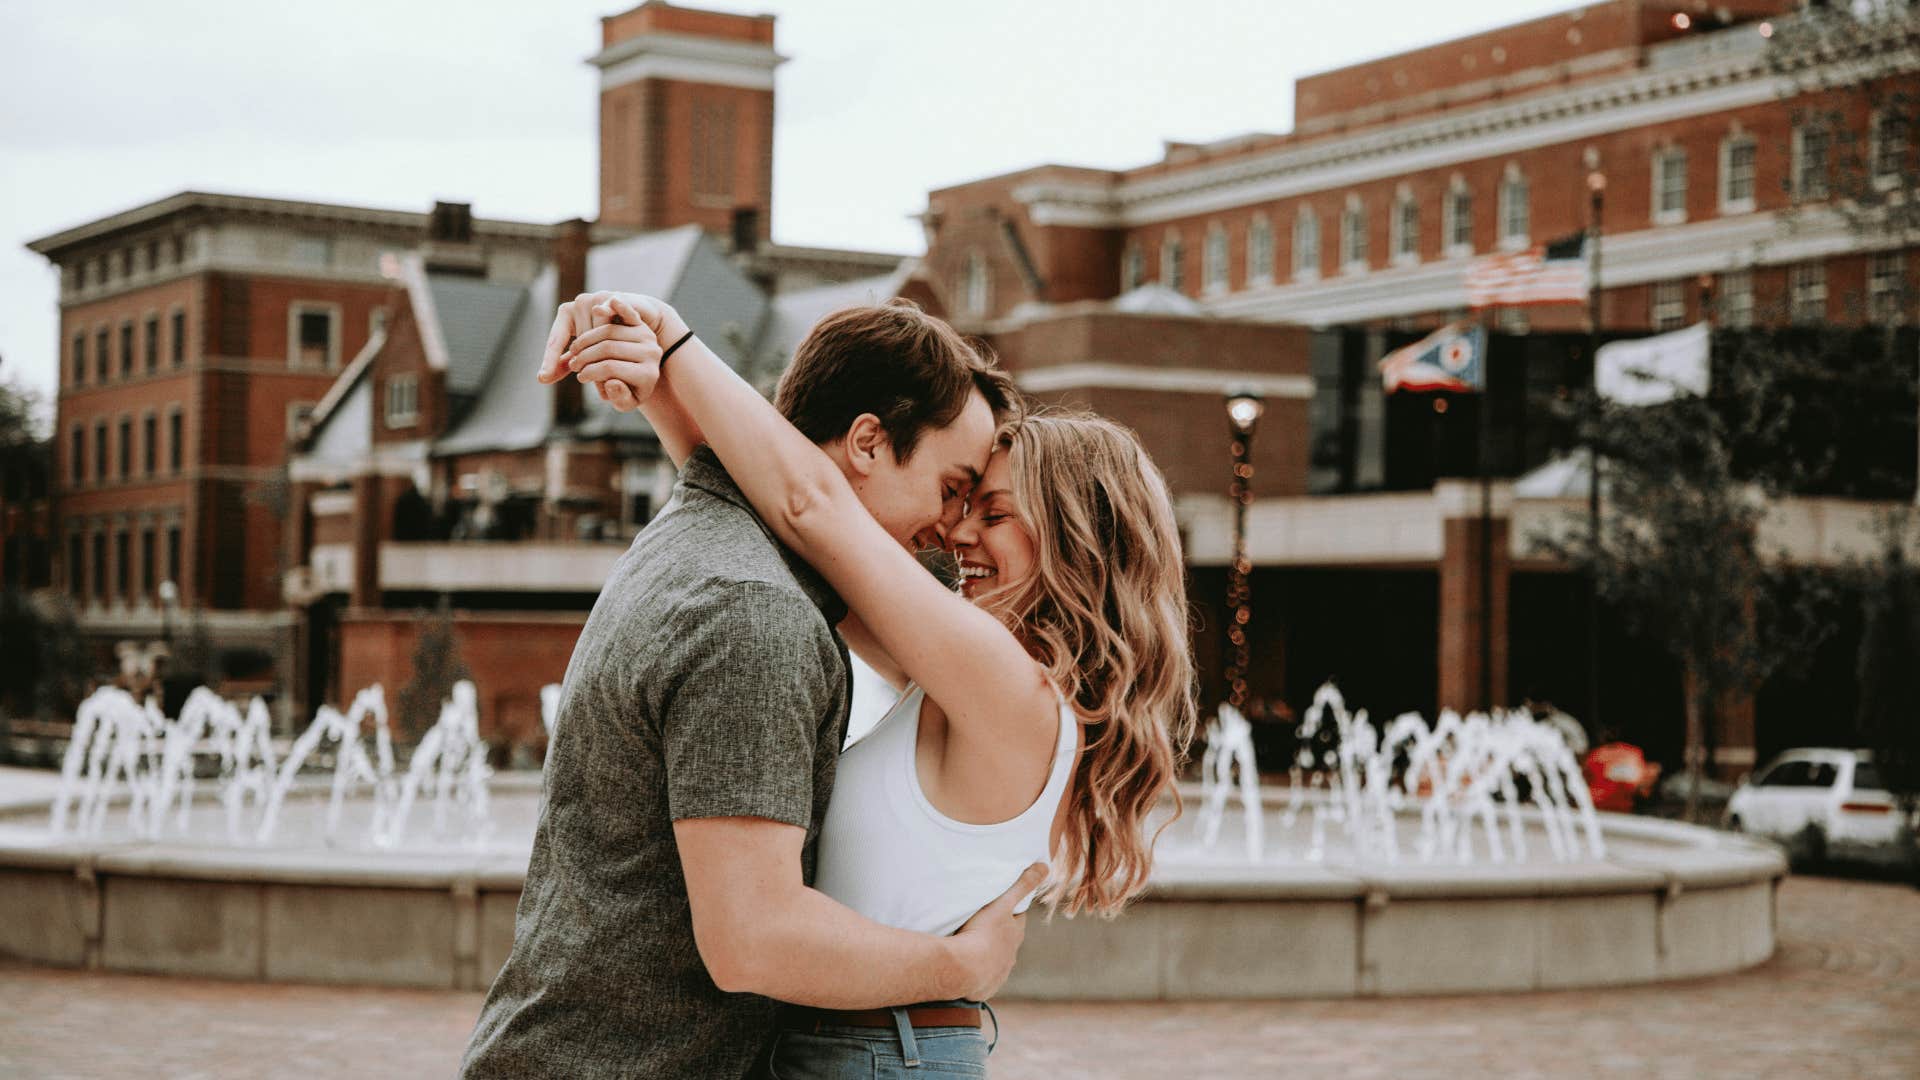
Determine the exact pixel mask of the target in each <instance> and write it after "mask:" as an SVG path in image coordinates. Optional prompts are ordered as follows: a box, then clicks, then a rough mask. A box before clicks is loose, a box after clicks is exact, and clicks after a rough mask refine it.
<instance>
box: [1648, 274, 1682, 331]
mask: <svg viewBox="0 0 1920 1080" xmlns="http://www.w3.org/2000/svg"><path fill="white" fill-rule="evenodd" d="M1647 322H1648V323H1649V324H1650V325H1651V326H1652V327H1653V329H1654V330H1656V331H1666V330H1677V329H1679V328H1680V327H1682V326H1685V325H1686V324H1687V286H1686V283H1685V282H1681V281H1671V280H1669V281H1656V282H1654V283H1653V288H1651V289H1649V290H1648V292H1647Z"/></svg>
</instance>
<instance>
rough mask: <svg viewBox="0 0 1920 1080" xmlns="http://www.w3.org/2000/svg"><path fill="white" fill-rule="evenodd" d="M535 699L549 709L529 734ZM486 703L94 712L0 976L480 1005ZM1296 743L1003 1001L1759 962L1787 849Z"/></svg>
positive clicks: (5, 890) (497, 922) (1548, 976)
mask: <svg viewBox="0 0 1920 1080" xmlns="http://www.w3.org/2000/svg"><path fill="white" fill-rule="evenodd" d="M559 698H560V693H559V688H558V687H547V688H546V689H545V690H544V691H543V692H542V693H541V697H540V703H541V711H540V718H541V723H542V725H543V727H544V729H545V730H546V732H547V733H548V735H549V738H551V737H552V734H553V732H554V728H555V723H556V720H557V714H558V712H559ZM478 701H479V697H478V694H477V693H476V691H475V689H474V687H473V686H472V684H470V683H463V684H460V685H459V686H458V687H456V689H455V691H454V693H453V695H452V696H451V698H450V699H449V700H448V701H447V702H446V703H445V705H444V706H443V708H442V710H441V713H440V716H439V719H438V721H437V722H436V723H435V724H434V725H433V727H432V728H431V729H430V730H429V731H428V732H426V733H425V735H424V736H423V737H422V739H421V741H420V742H419V744H418V745H417V746H416V748H415V749H414V751H413V754H412V756H411V759H410V760H408V761H406V762H404V764H403V763H401V762H400V761H398V760H396V752H395V747H394V744H393V739H392V735H391V732H390V730H389V725H388V717H387V708H386V701H385V697H384V695H383V693H382V692H381V690H380V688H378V687H372V688H369V689H367V690H365V691H362V692H361V693H360V694H358V695H357V696H356V697H355V698H354V699H353V701H352V702H351V703H350V704H349V706H348V707H347V709H346V710H345V711H344V712H342V711H339V710H337V709H334V708H332V707H325V708H322V709H320V710H319V712H318V713H317V714H316V715H315V717H314V718H313V720H312V722H311V723H310V724H308V725H307V726H306V727H305V728H304V730H303V731H302V732H301V734H300V735H299V736H298V738H296V739H294V740H293V741H292V742H291V743H290V744H288V745H286V746H285V747H284V749H282V748H280V747H277V746H276V744H275V743H274V741H273V740H272V739H271V738H269V724H268V714H267V709H266V706H265V704H264V703H262V702H260V701H258V700H255V701H252V702H249V703H248V704H247V705H246V707H245V708H241V707H240V706H238V705H236V704H234V703H229V702H227V701H224V700H222V699H221V698H220V697H219V696H218V695H216V694H214V693H212V692H211V691H207V690H204V689H203V690H199V691H196V692H195V693H194V694H193V695H192V696H191V697H190V698H189V699H188V700H187V702H186V703H185V705H184V706H183V708H182V709H181V712H180V715H179V716H178V717H177V718H172V719H169V718H167V717H165V716H162V715H161V714H160V712H159V710H158V709H157V708H155V707H153V706H152V705H151V704H150V703H148V704H143V703H139V702H136V701H135V700H134V699H133V698H132V696H130V695H128V694H126V693H124V692H122V691H119V690H102V691H100V692H99V693H96V694H95V695H93V696H92V697H90V698H88V699H87V701H86V702H85V703H84V704H83V705H82V706H81V708H80V709H79V711H78V714H77V715H76V717H75V724H74V729H73V731H74V734H73V739H72V741H71V743H70V744H69V747H68V749H67V753H66V757H65V759H64V761H63V772H62V779H61V784H60V787H59V790H58V794H57V796H56V797H55V798H54V799H53V800H52V802H51V803H50V804H47V803H43V804H40V805H39V807H38V808H37V809H33V810H19V809H14V810H8V811H4V812H0V910H5V911H6V912H7V915H8V917H7V918H6V919H0V954H9V955H12V956H15V957H19V958H22V959H25V960H28V961H31V962H37V963H45V964H55V965H67V966H96V967H106V968H112V969H117V970H130V971H151V972H167V973H180V974H194V975H211V976H219V977H228V978H242V979H268V980H292V981H325V982H351V983H381V984H392V985H414V986H441V987H462V988H478V987H484V986H485V985H486V984H487V983H488V982H489V981H490V980H491V978H492V976H493V973H494V972H495V971H496V970H498V968H499V966H500V964H501V963H503V962H504V960H505V958H506V954H507V951H508V949H509V948H510V947H511V945H512V938H513V924H514V918H515V909H516V905H517V903H518V900H519V894H520V888H521V885H522V882H523V879H524V876H525V873H526V866H527V858H528V851H529V849H530V845H531V843H532V836H533V831H534V825H535V822H536V821H537V819H538V814H539V809H540V801H541V797H542V793H541V790H540V776H539V774H537V773H534V772H511V771H510V772H506V773H502V774H500V775H498V776H495V775H492V773H491V770H490V769H489V768H488V767H487V760H486V754H485V745H484V743H483V742H482V741H481V740H480V738H479V731H480V726H479V706H478ZM1300 732H1301V734H1302V735H1303V736H1305V738H1304V739H1303V744H1304V745H1308V746H1310V747H1311V748H1312V749H1310V750H1309V751H1307V752H1305V753H1304V754H1303V755H1301V756H1300V757H1299V758H1297V759H1296V760H1294V761H1291V762H1288V763H1287V766H1286V775H1287V779H1288V782H1287V783H1286V785H1285V787H1284V789H1283V788H1282V787H1281V786H1280V785H1279V784H1278V783H1273V784H1270V785H1267V786H1265V787H1263V785H1262V783H1261V777H1260V773H1259V770H1258V767H1257V762H1256V760H1255V754H1254V740H1253V733H1254V728H1253V724H1252V723H1251V722H1250V721H1249V720H1248V719H1247V718H1246V717H1245V716H1243V715H1241V714H1240V713H1239V712H1238V710H1235V709H1232V708H1230V707H1223V708H1221V709H1220V710H1219V713H1218V715H1217V716H1216V717H1215V719H1214V721H1213V723H1212V724H1211V725H1210V726H1209V732H1208V742H1207V747H1206V752H1205V753H1204V755H1203V757H1202V761H1201V770H1200V778H1199V782H1198V783H1197V784H1193V785H1186V786H1184V788H1183V791H1182V795H1183V797H1184V799H1185V801H1186V802H1188V803H1190V804H1197V813H1196V814H1195V820H1193V821H1188V822H1174V821H1173V818H1174V807H1173V803H1172V800H1171V799H1170V800H1169V801H1168V803H1167V805H1166V807H1165V808H1164V810H1163V811H1162V813H1161V815H1160V821H1159V822H1158V823H1156V825H1159V824H1168V823H1171V824H1173V826H1174V827H1171V828H1165V829H1163V830H1162V831H1161V832H1160V834H1159V836H1160V838H1159V840H1158V842H1157V846H1156V852H1155V853H1156V860H1155V862H1156V865H1155V869H1154V876H1153V880H1152V883H1151V884H1150V886H1149V888H1148V891H1147V893H1146V894H1145V895H1144V896H1143V897H1142V898H1141V899H1140V900H1139V901H1138V902H1137V903H1136V904H1135V905H1134V906H1133V907H1132V909H1131V910H1129V911H1128V912H1127V913H1126V914H1125V915H1124V916H1122V917H1120V918H1118V919H1114V920H1101V919H1091V918H1080V919H1064V918H1061V919H1047V918H1045V917H1044V916H1043V917H1042V918H1039V919H1036V920H1034V921H1033V923H1032V924H1031V925H1030V926H1029V928H1028V934H1027V945H1026V948H1025V950H1024V952H1023V955H1022V959H1021V963H1020V966H1019V967H1018V969H1016V971H1015V973H1014V976H1013V979H1012V981H1011V982H1010V983H1009V984H1008V988H1007V993H1008V994H1009V995H1015V996H1023V997H1034V998H1066V999H1077V1000H1091V999H1101V998H1123V999H1140V998H1164V999H1185V998H1221V997H1298V996H1312V997H1329V996H1352V995H1381V994H1416V993H1445V992H1463V991H1489V990H1523V989H1533V988H1545V987H1574V986H1596V985H1612V984H1619V983H1629V982H1644V981H1651V980H1657V979H1669V978H1684V977H1693V976H1699V975H1708V974H1713V973H1717V972H1725V971H1733V970H1737V969H1739V968H1742V967H1746V966H1750V965H1752V964H1755V963H1758V962H1760V961H1761V960H1764V959H1765V958H1766V957H1767V956H1769V955H1771V953H1772V949H1773V924H1772V902H1771V901H1772V889H1773V886H1774V882H1775V881H1776V880H1777V879H1778V878H1779V877H1780V876H1781V875H1783V874H1784V873H1785V861H1784V859H1783V858H1781V856H1780V854H1779V853H1778V852H1777V851H1776V850H1775V849H1773V848H1772V847H1770V846H1767V845H1764V844H1760V843H1757V842H1754V841H1751V840H1749V839H1746V838H1744V837H1739V836H1734V835H1730V834H1723V833H1718V832H1715V831H1712V830H1707V829H1700V828H1694V827H1689V826H1684V825H1679V824H1676V823H1672V822H1664V821H1654V820H1650V819H1644V818H1635V817H1628V816H1624V815H1616V814H1596V813H1595V812H1594V810H1593V807H1592V805H1591V803H1590V802H1589V801H1588V799H1587V796H1586V787H1585V784H1584V783H1583V782H1582V781H1581V778H1580V773H1579V769H1578V761H1577V758H1576V756H1575V755H1574V754H1573V752H1572V751H1571V750H1570V749H1569V748H1568V747H1567V745H1566V742H1565V740H1564V739H1563V738H1562V737H1561V735H1560V734H1559V733H1558V732H1556V731H1555V730H1554V728H1553V726H1552V725H1551V724H1541V723H1536V722H1534V721H1533V720H1532V719H1531V717H1529V716H1527V715H1525V714H1521V713H1510V712H1501V713H1491V714H1481V713H1474V714H1469V715H1466V716H1461V715H1458V714H1455V713H1451V712H1443V713H1442V714H1440V716H1439V719H1438V720H1437V721H1436V722H1434V723H1431V724H1429V723H1428V722H1427V721H1426V720H1425V719H1423V718H1422V717H1420V716H1418V715H1414V714H1407V715H1402V716H1398V717H1396V718H1394V719H1393V720H1392V721H1391V722H1388V723H1387V724H1385V725H1384V726H1376V725H1375V724H1374V723H1373V721H1372V720H1371V719H1370V718H1369V717H1368V714H1367V713H1366V711H1365V710H1364V709H1358V710H1349V708H1348V706H1347V703H1346V701H1345V699H1344V698H1343V697H1342V696H1341V694H1340V693H1339V691H1338V690H1336V689H1334V688H1333V687H1331V686H1328V687H1324V688H1322V689H1321V691H1320V692H1319V693H1318V694H1317V695H1316V696H1315V698H1314V701H1313V704H1312V706H1311V707H1310V708H1309V709H1308V711H1307V712H1306V714H1305V715H1304V716H1303V718H1302V721H1301V727H1300ZM315 765H319V766H321V768H320V769H319V770H317V771H316V770H315V769H314V766H315ZM203 777H204V778H205V779H202V778H203ZM206 786H210V787H211V789H212V795H211V797H209V796H207V795H206V794H204V793H203V788H204V787H206ZM1236 801H1237V804H1238V805H1237V807H1235V809H1236V810H1237V812H1236V813H1231V814H1230V813H1228V807H1229V804H1230V803H1234V802H1236ZM4 802H5V800H0V805H4ZM423 802H424V803H427V804H428V805H429V806H430V808H431V812H430V813H426V814H422V813H419V812H417V811H422V810H424V809H426V808H423V807H422V806H421V804H422V803H423Z"/></svg>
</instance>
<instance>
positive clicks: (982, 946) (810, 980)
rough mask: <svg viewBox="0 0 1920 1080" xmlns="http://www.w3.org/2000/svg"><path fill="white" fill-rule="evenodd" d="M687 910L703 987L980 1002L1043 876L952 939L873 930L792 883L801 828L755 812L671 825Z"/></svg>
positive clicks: (805, 996)
mask: <svg viewBox="0 0 1920 1080" xmlns="http://www.w3.org/2000/svg"><path fill="white" fill-rule="evenodd" d="M673 836H674V841H675V842H676V844H678V846H679V848H680V865H681V868H682V870H683V871H684V872H685V874H686V879H687V897H688V900H689V901H690V902H691V904H692V908H693V937H694V943H695V944H696V945H697V946H698V947H699V949H700V959H701V961H702V962H704V963H705V964H706V965H707V974H708V975H709V976H711V977H712V979H713V981H714V984H715V985H717V986H718V987H720V989H722V990H727V991H730V992H746V993H754V994H760V995H762V996H765V997H770V998H777V999H779V1000H781V1001H790V1002H793V1003H794V1004H796V1005H812V1006H815V1007H817V1008H823V1009H875V1008H883V1007H885V1006H889V1005H902V1004H908V1003H911V1002H916V1001H940V1000H946V999H951V998H969V999H971V1000H975V1001H984V1000H986V999H987V998H989V997H992V996H993V994H994V993H995V992H996V991H998V990H999V989H1000V985H1001V984H1002V983H1004V982H1005V981H1006V979H1007V975H1008V973H1009V972H1011V971H1012V970H1013V961H1014V957H1015V955H1016V954H1017V953H1018V951H1019V948H1020V942H1021V939H1022V937H1023V936H1024V935H1025V933H1026V928H1025V920H1026V916H1024V915H1014V914H1013V908H1014V906H1015V905H1016V904H1018V903H1019V901H1021V900H1022V899H1024V898H1026V897H1027V896H1028V895H1029V894H1031V893H1032V892H1033V891H1034V890H1036V889H1038V888H1039V887H1040V886H1041V884H1042V883H1043V882H1044V881H1045V880H1046V866H1045V865H1044V864H1041V863H1036V864H1034V865H1033V866H1031V867H1029V868H1028V869H1027V872H1026V873H1025V874H1024V875H1022V876H1021V878H1020V880H1019V881H1017V882H1015V883H1014V886H1013V888H1011V889H1009V890H1008V891H1007V893H1006V895H1005V896H1002V897H1001V898H1000V899H998V900H996V901H994V902H993V903H992V904H990V905H988V906H987V907H986V908H984V909H982V910H981V912H980V913H979V914H977V915H975V916H974V917H973V919H972V920H970V921H969V922H968V923H967V925H966V926H964V927H962V928H961V929H960V931H959V933H957V934H955V935H953V936H952V937H934V936H933V935H931V934H916V933H913V932H911V931H907V930H896V929H893V928H891V927H887V926H882V925H880V924H879V923H876V922H874V921H873V920H871V919H868V918H866V917H865V916H863V915H860V914H858V913H856V912H854V911H852V910H850V909H848V908H846V907H844V906H842V905H840V904H839V903H836V902H835V901H834V900H832V899H831V898H829V897H828V896H826V895H825V894H824V893H821V892H818V891H816V890H814V889H810V888H807V887H806V885H804V884H803V883H802V882H801V879H800V849H801V845H802V844H803V843H804V841H805V838H806V833H805V830H802V829H799V828H796V827H795V826H792V825H783V824H781V823H780V822H777V821H768V820H766V819H765V818H741V817H735V818H697V819H689V820H684V821H676V822H674V824H673Z"/></svg>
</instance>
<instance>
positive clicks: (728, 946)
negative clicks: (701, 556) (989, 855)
mask: <svg viewBox="0 0 1920 1080" xmlns="http://www.w3.org/2000/svg"><path fill="white" fill-rule="evenodd" d="M658 642H659V644H658V646H657V647H659V648H663V649H668V650H671V651H670V652H669V653H668V654H667V655H665V656H663V657H662V658H661V661H660V662H659V663H657V664H656V665H655V666H654V668H653V671H652V674H651V675H650V676H649V677H647V678H646V679H644V680H643V681H642V682H641V686H640V692H641V693H642V694H643V695H645V696H647V697H648V698H650V699H651V702H650V704H651V709H652V711H653V713H654V715H656V716H658V717H659V718H660V729H661V730H660V734H661V749H662V752H663V754H664V755H665V764H666V770H667V808H668V812H669V813H670V814H671V815H672V817H673V831H674V842H675V845H676V846H677V847H678V849H679V852H680V863H681V870H682V874H683V876H684V877H685V879H686V884H687V899H688V902H689V905H690V908H691V911H692V916H693V931H694V941H695V944H696V945H697V946H698V947H699V949H700V956H701V959H702V960H703V961H704V962H705V963H706V965H707V971H708V974H709V976H710V977H711V978H712V979H713V981H714V983H715V984H717V985H718V986H720V987H721V988H722V989H725V990H736V991H751V992H754V993H758V994H762V995H765V996H767V997H774V998H779V999H781V1000H785V1001H791V1002H795V1003H798V1004H807V1005H815V1006H821V1007H827V1008H870V1007H878V1006H882V1005H899V1004H903V1003H908V1002H913V1001H927V1000H933V999H939V998H954V997H963V996H975V997H979V996H984V995H986V994H990V993H991V992H993V991H994V990H997V989H999V986H1000V984H1001V983H1002V982H1003V981H1005V979H1006V976H1007V972H1008V971H1009V970H1011V969H1012V967H1013V959H1014V954H1015V953H1016V952H1017V951H1018V949H1019V947H1020V940H1021V937H1022V936H1023V934H1024V932H1025V931H1024V923H1023V921H1022V920H1021V919H1019V918H1016V917H1015V916H1014V914H1013V907H1014V905H1015V904H1017V903H1018V902H1019V901H1020V900H1022V899H1024V898H1025V897H1026V896H1027V895H1028V894H1029V893H1031V892H1033V891H1034V890H1035V889H1037V888H1039V886H1040V884H1041V882H1042V881H1043V880H1044V877H1043V875H1044V870H1045V867H1044V866H1042V867H1039V869H1040V870H1041V871H1042V874H1036V875H1033V876H1032V877H1031V878H1030V879H1022V884H1023V885H1024V888H1017V889H1016V893H1015V894H1013V895H1011V896H1010V898H1008V899H1006V900H1005V901H1004V902H1001V903H996V904H993V905H989V907H988V908H987V909H985V910H984V911H983V912H982V913H981V914H980V915H977V916H975V918H974V920H973V922H972V923H970V924H969V925H968V927H966V928H964V929H963V930H962V932H960V933H958V934H955V935H954V936H952V937H946V938H943V937H935V936H933V935H931V934H915V933H909V932H907V931H903V930H896V929H893V928H890V927H886V926H881V925H880V924H878V923H876V922H873V921H872V920H870V919H866V918H864V917H862V916H860V915H858V914H856V913H854V912H853V911H851V910H849V909H848V908H846V907H844V906H842V905H840V904H838V903H835V902H834V901H833V900H831V899H830V898H828V897H827V896H826V895H825V894H823V893H820V892H817V891H815V890H813V889H810V888H808V887H807V886H806V884H805V881H804V878H803V877H802V874H801V853H802V849H803V847H804V845H805V841H806V826H807V824H808V823H809V821H810V820H811V819H812V817H813V810H814V806H815V791H814V787H813V770H814V764H815V761H816V757H817V755H818V753H819V752H820V751H821V748H820V747H819V746H818V744H817V742H816V740H817V738H818V732H819V729H820V719H821V717H822V716H823V715H824V714H825V713H826V712H827V710H829V709H831V708H832V707H833V706H834V703H835V702H836V701H837V700H838V692H839V685H838V683H837V682H836V681H835V680H834V678H833V676H832V669H833V668H835V667H837V666H838V665H839V664H840V655H839V650H838V648H837V647H836V645H835V644H834V642H833V640H832V638H831V635H829V634H827V633H826V631H825V628H824V626H823V625H822V623H821V615H820V611H819V609H818V608H816V607H814V606H813V605H812V603H811V602H810V601H808V600H807V599H805V597H804V596H802V595H800V594H799V593H798V592H797V591H796V590H794V589H792V588H791V587H782V586H778V585H774V584H771V583H768V582H762V581H740V582H731V583H725V584H716V585H715V586H714V587H713V588H711V589H710V590H708V591H707V592H706V593H705V594H704V595H702V596H701V597H700V598H699V599H698V600H695V601H693V602H690V603H689V604H687V605H686V606H685V607H683V608H681V609H680V610H679V611H677V612H676V613H675V615H674V617H673V620H672V625H670V626H666V627H662V628H660V633H659V638H658ZM837 749H838V747H833V748H831V750H837ZM829 752H830V751H829Z"/></svg>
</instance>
